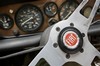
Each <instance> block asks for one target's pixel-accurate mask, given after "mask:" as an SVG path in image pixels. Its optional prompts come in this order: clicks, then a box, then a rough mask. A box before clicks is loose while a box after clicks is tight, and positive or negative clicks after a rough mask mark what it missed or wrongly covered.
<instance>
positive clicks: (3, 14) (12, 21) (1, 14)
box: [0, 13, 14, 30]
mask: <svg viewBox="0 0 100 66" xmlns="http://www.w3.org/2000/svg"><path fill="white" fill-rule="evenodd" d="M0 16H6V17H8V18H10V20H11V25H10V26H9V28H3V27H0V28H2V29H3V30H10V29H11V28H12V27H13V26H14V20H13V18H12V17H11V16H10V15H8V14H6V13H0Z"/></svg>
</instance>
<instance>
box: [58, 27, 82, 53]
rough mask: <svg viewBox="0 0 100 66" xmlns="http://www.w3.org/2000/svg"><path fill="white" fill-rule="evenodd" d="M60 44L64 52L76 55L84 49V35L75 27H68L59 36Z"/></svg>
mask: <svg viewBox="0 0 100 66" xmlns="http://www.w3.org/2000/svg"><path fill="white" fill-rule="evenodd" d="M58 44H59V47H60V48H61V50H62V51H64V52H66V53H69V54H74V53H76V52H78V51H80V50H81V49H82V46H83V37H82V34H81V32H80V31H79V30H78V29H76V28H74V27H66V28H64V29H63V30H62V31H61V32H60V34H59V37H58Z"/></svg>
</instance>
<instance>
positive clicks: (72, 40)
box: [65, 33, 78, 46]
mask: <svg viewBox="0 0 100 66" xmlns="http://www.w3.org/2000/svg"><path fill="white" fill-rule="evenodd" d="M65 42H66V44H67V45H69V46H75V45H76V44H77V42H78V39H77V35H76V34H74V33H68V34H66V36H65Z"/></svg>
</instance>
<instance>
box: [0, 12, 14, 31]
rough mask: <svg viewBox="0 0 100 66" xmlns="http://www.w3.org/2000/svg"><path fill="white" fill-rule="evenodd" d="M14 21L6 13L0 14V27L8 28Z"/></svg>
mask: <svg viewBox="0 0 100 66" xmlns="http://www.w3.org/2000/svg"><path fill="white" fill-rule="evenodd" d="M13 24H14V22H13V19H12V18H11V17H10V16H9V15H7V14H0V27H1V28H2V29H5V30H8V29H10V28H12V26H13Z"/></svg>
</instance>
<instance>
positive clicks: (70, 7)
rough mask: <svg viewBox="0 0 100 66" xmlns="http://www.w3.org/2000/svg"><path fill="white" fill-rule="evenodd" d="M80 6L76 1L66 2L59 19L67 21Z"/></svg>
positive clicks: (63, 4)
mask: <svg viewBox="0 0 100 66" xmlns="http://www.w3.org/2000/svg"><path fill="white" fill-rule="evenodd" d="M77 6H78V4H77V3H76V2H75V1H65V2H63V3H62V4H61V6H60V9H59V13H58V14H59V19H60V20H65V19H67V18H68V17H69V16H70V15H71V14H72V13H73V12H74V10H75V9H76V7H77Z"/></svg>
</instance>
